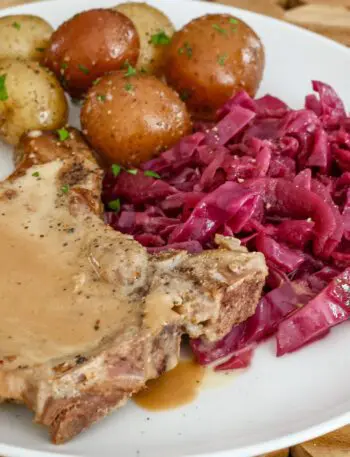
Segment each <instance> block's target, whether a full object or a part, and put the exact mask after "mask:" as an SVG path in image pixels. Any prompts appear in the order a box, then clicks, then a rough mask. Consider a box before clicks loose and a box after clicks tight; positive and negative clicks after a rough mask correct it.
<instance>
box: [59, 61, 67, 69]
mask: <svg viewBox="0 0 350 457" xmlns="http://www.w3.org/2000/svg"><path fill="white" fill-rule="evenodd" d="M61 68H62V70H67V68H68V64H67V62H62V63H61Z"/></svg>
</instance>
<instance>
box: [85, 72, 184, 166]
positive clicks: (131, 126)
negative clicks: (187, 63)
mask: <svg viewBox="0 0 350 457" xmlns="http://www.w3.org/2000/svg"><path fill="white" fill-rule="evenodd" d="M81 124H82V127H83V133H84V134H85V136H86V137H87V139H88V141H89V142H90V144H91V145H92V146H93V147H94V148H95V150H96V151H97V152H98V153H99V154H100V155H101V156H102V157H103V158H104V159H105V161H106V162H107V163H108V162H109V163H119V164H122V165H126V166H129V165H132V166H137V165H139V164H140V163H141V162H144V161H147V160H149V159H151V158H152V157H154V156H156V155H158V154H159V153H160V152H161V151H163V150H165V149H167V148H169V147H171V146H173V145H174V144H175V143H176V142H177V141H178V140H179V139H180V138H181V137H182V136H184V135H186V134H188V133H189V132H190V130H191V122H190V117H189V114H188V113H187V110H186V106H185V104H184V103H183V102H182V101H181V100H180V98H179V96H178V95H177V93H176V92H175V91H173V89H171V88H170V87H168V86H166V85H165V84H164V83H163V82H161V81H160V80H159V79H157V78H156V77H154V76H150V75H144V74H134V75H133V76H127V73H126V72H122V71H119V72H115V73H114V74H111V75H108V76H105V77H103V78H102V79H101V80H100V81H99V82H98V84H96V85H95V86H94V87H92V88H91V89H90V91H89V92H88V94H87V99H86V101H85V103H84V105H83V108H82V111H81Z"/></svg>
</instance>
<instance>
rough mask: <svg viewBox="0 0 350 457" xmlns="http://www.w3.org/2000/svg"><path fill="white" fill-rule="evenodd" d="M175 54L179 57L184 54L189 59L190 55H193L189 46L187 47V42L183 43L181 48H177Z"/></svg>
mask: <svg viewBox="0 0 350 457" xmlns="http://www.w3.org/2000/svg"><path fill="white" fill-rule="evenodd" d="M177 52H178V53H179V54H180V55H181V54H186V55H187V57H188V58H189V59H191V57H192V54H193V50H192V48H191V46H190V45H189V43H188V41H185V43H184V45H183V46H182V48H179V49H178V51H177Z"/></svg>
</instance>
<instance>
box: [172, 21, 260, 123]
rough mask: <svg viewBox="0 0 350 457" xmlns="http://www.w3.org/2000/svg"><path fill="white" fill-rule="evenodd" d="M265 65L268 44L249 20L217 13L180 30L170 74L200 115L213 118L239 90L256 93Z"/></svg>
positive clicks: (182, 96)
mask: <svg viewBox="0 0 350 457" xmlns="http://www.w3.org/2000/svg"><path fill="white" fill-rule="evenodd" d="M208 43H210V45H208ZM264 63H265V57H264V48H263V45H262V43H261V41H260V39H259V37H258V36H257V35H256V33H255V32H254V31H253V30H252V29H251V28H250V27H249V26H248V25H247V24H246V23H245V22H243V21H242V20H240V19H238V18H235V17H233V16H230V15H227V14H213V15H206V16H202V17H200V18H197V19H194V20H193V21H191V22H190V23H189V24H187V25H186V26H185V27H183V28H182V29H181V30H179V31H178V32H176V33H175V35H174V36H173V39H172V42H171V44H170V46H169V49H168V60H167V64H166V66H165V76H166V79H167V81H168V83H169V84H170V85H171V86H172V87H174V89H175V90H176V91H177V92H178V93H179V94H180V96H181V98H182V99H183V100H185V101H186V104H187V107H188V108H189V110H190V111H191V113H192V115H193V117H194V118H197V119H206V120H211V119H214V118H215V112H216V110H217V109H218V108H219V107H220V106H222V105H223V104H224V103H225V101H226V100H228V99H229V98H230V97H231V96H232V95H233V94H234V93H237V92H238V91H240V90H245V91H247V92H248V93H249V94H250V95H251V96H254V95H255V93H256V91H257V89H258V87H259V84H260V81H261V78H262V74H263V70H264Z"/></svg>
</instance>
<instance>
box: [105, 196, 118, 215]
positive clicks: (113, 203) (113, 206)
mask: <svg viewBox="0 0 350 457" xmlns="http://www.w3.org/2000/svg"><path fill="white" fill-rule="evenodd" d="M108 208H110V209H111V210H112V211H115V212H116V213H118V212H119V211H120V200H119V198H117V199H116V200H112V201H111V202H109V203H108Z"/></svg>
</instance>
